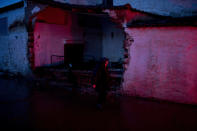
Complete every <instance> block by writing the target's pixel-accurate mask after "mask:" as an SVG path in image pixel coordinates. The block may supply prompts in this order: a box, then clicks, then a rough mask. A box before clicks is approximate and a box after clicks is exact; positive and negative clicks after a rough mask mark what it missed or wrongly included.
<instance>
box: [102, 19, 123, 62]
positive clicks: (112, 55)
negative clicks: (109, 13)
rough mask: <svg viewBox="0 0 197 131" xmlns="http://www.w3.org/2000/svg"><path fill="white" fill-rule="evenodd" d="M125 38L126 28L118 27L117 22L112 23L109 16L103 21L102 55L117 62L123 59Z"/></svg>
mask: <svg viewBox="0 0 197 131" xmlns="http://www.w3.org/2000/svg"><path fill="white" fill-rule="evenodd" d="M112 34H113V36H112ZM124 39H125V37H124V30H123V29H120V28H118V26H117V25H116V24H115V23H112V22H111V21H110V20H109V18H108V19H106V20H105V21H104V23H103V38H102V46H103V51H102V56H103V57H107V58H109V60H110V61H113V62H116V61H118V60H119V59H122V60H123V54H124V49H123V43H124Z"/></svg>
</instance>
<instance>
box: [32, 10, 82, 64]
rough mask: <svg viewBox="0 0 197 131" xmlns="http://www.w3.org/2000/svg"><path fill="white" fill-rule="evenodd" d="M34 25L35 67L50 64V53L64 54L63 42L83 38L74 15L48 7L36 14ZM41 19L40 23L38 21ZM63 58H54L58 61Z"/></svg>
mask: <svg viewBox="0 0 197 131" xmlns="http://www.w3.org/2000/svg"><path fill="white" fill-rule="evenodd" d="M37 21H38V22H36V23H35V27H34V55H35V59H34V60H35V67H39V66H43V65H49V64H51V55H59V56H64V44H65V43H66V42H67V41H69V42H73V41H79V40H82V39H83V36H82V35H83V32H82V30H81V28H80V27H79V26H78V24H77V17H76V15H74V14H72V13H71V12H68V11H63V10H61V9H58V8H52V7H48V8H46V9H45V10H44V11H42V12H40V13H39V14H38V16H37ZM40 21H42V23H41V22H40ZM61 60H63V59H55V61H53V62H58V61H61Z"/></svg>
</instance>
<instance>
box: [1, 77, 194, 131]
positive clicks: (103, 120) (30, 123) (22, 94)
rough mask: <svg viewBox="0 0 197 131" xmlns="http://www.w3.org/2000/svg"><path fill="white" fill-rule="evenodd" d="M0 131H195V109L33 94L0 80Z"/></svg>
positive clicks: (57, 91)
mask: <svg viewBox="0 0 197 131" xmlns="http://www.w3.org/2000/svg"><path fill="white" fill-rule="evenodd" d="M0 125H1V126H0V130H1V131H5V130H10V129H12V130H33V131H41V130H42V131H43V130H49V131H53V130H55V131H67V130H68V131H73V130H91V131H92V130H99V131H100V130H101V131H102V130H125V131H130V130H132V131H138V130H150V131H152V130H157V131H158V130H163V131H167V130H168V131H169V130H178V131H196V130H197V106H191V105H183V104H174V103H168V102H159V101H150V100H144V99H139V98H134V97H126V96H108V98H107V102H106V104H105V105H104V108H103V110H101V111H100V110H97V109H96V96H95V95H80V94H79V93H72V92H70V91H68V90H66V89H63V88H47V87H45V88H35V87H34V86H33V84H32V83H28V82H26V81H24V80H23V79H4V78H0Z"/></svg>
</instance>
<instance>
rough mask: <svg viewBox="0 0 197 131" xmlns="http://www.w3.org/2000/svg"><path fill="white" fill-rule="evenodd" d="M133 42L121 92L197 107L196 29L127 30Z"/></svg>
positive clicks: (151, 28) (158, 28) (153, 28)
mask: <svg viewBox="0 0 197 131" xmlns="http://www.w3.org/2000/svg"><path fill="white" fill-rule="evenodd" d="M125 31H126V32H127V33H128V34H129V35H130V36H131V37H133V39H134V43H133V44H132V45H131V46H130V49H129V50H130V52H129V53H130V63H129V66H128V69H127V70H126V71H125V74H124V83H123V90H124V91H125V92H126V93H127V94H129V95H134V96H140V97H147V98H156V99H161V100H169V101H174V102H180V103H190V104H197V70H196V67H197V61H196V60H197V37H196V34H197V28H196V27H146V28H126V29H125Z"/></svg>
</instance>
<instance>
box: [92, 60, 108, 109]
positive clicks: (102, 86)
mask: <svg viewBox="0 0 197 131" xmlns="http://www.w3.org/2000/svg"><path fill="white" fill-rule="evenodd" d="M108 63H109V60H108V59H107V58H103V59H102V60H101V63H100V66H99V67H98V69H97V72H96V79H95V84H94V85H93V86H94V88H95V90H96V92H97V93H98V101H97V108H98V109H102V107H103V104H104V103H105V101H106V96H107V92H108V91H109V89H110V87H109V81H110V75H109V70H108Z"/></svg>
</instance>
